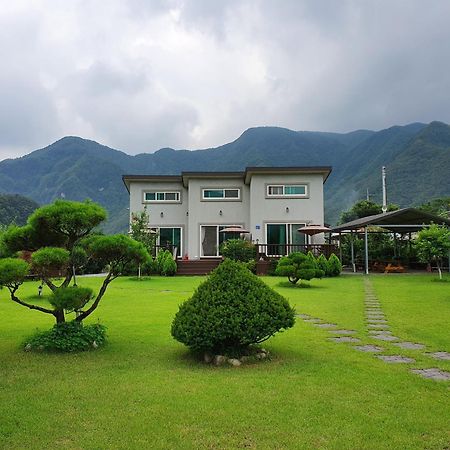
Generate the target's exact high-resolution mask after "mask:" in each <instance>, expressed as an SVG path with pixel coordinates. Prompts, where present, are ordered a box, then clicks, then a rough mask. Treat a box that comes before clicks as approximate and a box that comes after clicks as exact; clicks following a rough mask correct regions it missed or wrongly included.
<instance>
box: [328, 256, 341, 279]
mask: <svg viewBox="0 0 450 450" xmlns="http://www.w3.org/2000/svg"><path fill="white" fill-rule="evenodd" d="M341 272H342V264H341V261H340V260H339V258H338V257H337V256H336V255H335V254H334V253H332V254H331V255H330V257H329V258H328V270H327V271H326V275H327V277H337V276H339V275H340V274H341Z"/></svg>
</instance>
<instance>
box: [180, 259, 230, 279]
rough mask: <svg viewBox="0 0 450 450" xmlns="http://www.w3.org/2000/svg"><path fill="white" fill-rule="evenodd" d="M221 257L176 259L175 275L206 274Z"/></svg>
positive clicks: (216, 264)
mask: <svg viewBox="0 0 450 450" xmlns="http://www.w3.org/2000/svg"><path fill="white" fill-rule="evenodd" d="M221 262H222V258H205V259H197V260H187V261H186V260H183V259H178V260H177V275H206V274H208V273H209V272H211V270H214V269H215V268H216V267H217V266H218V265H219V264H220V263H221Z"/></svg>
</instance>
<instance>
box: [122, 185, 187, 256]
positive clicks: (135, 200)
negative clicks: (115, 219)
mask: <svg viewBox="0 0 450 450" xmlns="http://www.w3.org/2000/svg"><path fill="white" fill-rule="evenodd" d="M146 191H180V192H181V203H163V202H161V203H160V202H152V203H149V202H145V201H144V193H145V192H146ZM144 207H147V213H148V214H149V216H150V222H149V226H150V227H181V229H182V231H181V234H182V249H181V250H182V252H183V254H184V253H186V249H187V248H188V247H187V246H188V242H189V236H188V230H187V224H188V216H187V214H186V213H187V211H188V190H187V189H186V188H185V187H183V184H182V183H181V181H180V182H173V181H170V182H169V181H158V182H148V181H133V182H131V183H130V221H131V214H132V213H134V212H139V211H143V210H144ZM161 213H163V216H162V217H161Z"/></svg>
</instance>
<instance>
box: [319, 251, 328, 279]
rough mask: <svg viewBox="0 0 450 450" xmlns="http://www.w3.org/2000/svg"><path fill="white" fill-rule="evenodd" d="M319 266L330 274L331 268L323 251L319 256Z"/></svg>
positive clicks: (325, 272) (326, 273)
mask: <svg viewBox="0 0 450 450" xmlns="http://www.w3.org/2000/svg"><path fill="white" fill-rule="evenodd" d="M317 266H318V268H319V269H320V270H322V271H323V273H324V274H325V275H326V276H327V275H328V270H329V267H328V266H329V265H328V260H327V258H326V256H325V255H324V254H323V253H321V255H320V256H319V257H318V258H317Z"/></svg>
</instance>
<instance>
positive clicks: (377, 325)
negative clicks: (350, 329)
mask: <svg viewBox="0 0 450 450" xmlns="http://www.w3.org/2000/svg"><path fill="white" fill-rule="evenodd" d="M367 328H372V329H374V328H376V329H383V330H387V329H389V325H388V324H386V323H369V324H368V325H367Z"/></svg>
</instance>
